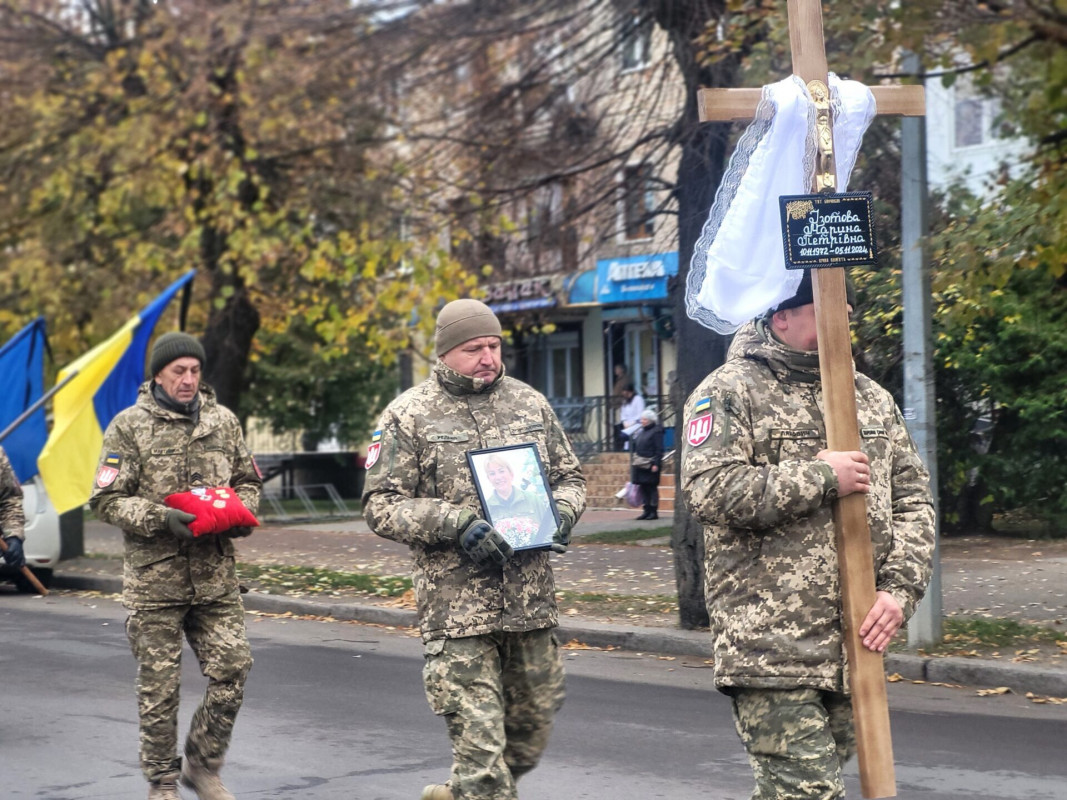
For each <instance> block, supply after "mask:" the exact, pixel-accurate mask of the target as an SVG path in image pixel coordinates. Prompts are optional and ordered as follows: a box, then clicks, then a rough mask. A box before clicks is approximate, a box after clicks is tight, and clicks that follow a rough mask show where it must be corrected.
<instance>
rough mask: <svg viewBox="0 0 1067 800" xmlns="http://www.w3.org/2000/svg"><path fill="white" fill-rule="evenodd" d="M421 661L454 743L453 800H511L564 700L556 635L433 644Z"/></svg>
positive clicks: (428, 694)
mask: <svg viewBox="0 0 1067 800" xmlns="http://www.w3.org/2000/svg"><path fill="white" fill-rule="evenodd" d="M425 659H426V661H425V664H424V666H423V682H424V684H425V687H426V697H427V699H428V700H429V702H430V707H431V708H432V709H433V711H434V713H435V714H438V715H441V716H443V717H444V718H445V721H446V722H447V724H448V734H449V737H450V738H451V741H452V752H453V766H452V796H453V797H454V798H456V800H516V798H518V793H517V790H516V788H515V782H516V781H517V780H518V779H519V778H520V777H521V776H522V775H524V774H526V773H527V772H529V771H530V770H532V769H533V768H534V767H535V766H537V763H538V762H539V761H540V760H541V754H542V753H543V752H544V750H545V747H546V746H547V745H548V737H549V734H550V733H551V731H552V720H553V718H554V717H555V714H556V712H557V711H558V710H559V708H560V706H562V705H563V700H564V697H565V688H564V678H563V659H562V657H561V654H560V649H559V643H558V642H557V641H556V638H555V635H554V634H553V633H552V631H550V630H547V629H546V630H538V631H531V632H529V633H492V634H486V635H483V636H470V637H466V638H463V639H435V640H432V641H430V642H427V643H426V646H425ZM501 721H503V724H500V723H501Z"/></svg>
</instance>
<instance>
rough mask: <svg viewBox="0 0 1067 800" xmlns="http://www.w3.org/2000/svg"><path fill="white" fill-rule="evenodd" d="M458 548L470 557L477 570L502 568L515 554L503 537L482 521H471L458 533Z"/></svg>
mask: <svg viewBox="0 0 1067 800" xmlns="http://www.w3.org/2000/svg"><path fill="white" fill-rule="evenodd" d="M459 546H460V547H462V548H463V549H464V551H466V553H467V555H469V556H470V557H471V561H473V562H474V563H475V565H476V566H477V567H478V569H486V568H488V567H493V566H496V567H502V566H504V563H505V562H506V561H507V560H508V559H509V558H511V556H512V555H513V554H514V552H515V551H514V550H512V549H511V545H510V544H508V543H507V541H506V540H505V539H504V537H503V536H501V535H500V534H499V533H498V532H497V531H496V530H495V529H494V528H493V526H492V525H490V524H489V523H488V522H486V521H485V520H484V519H474V520H472V521H471V522H470V523H469V524H468V525H467V526H466V527H465V528H464V529H463V530H461V531H460V532H459Z"/></svg>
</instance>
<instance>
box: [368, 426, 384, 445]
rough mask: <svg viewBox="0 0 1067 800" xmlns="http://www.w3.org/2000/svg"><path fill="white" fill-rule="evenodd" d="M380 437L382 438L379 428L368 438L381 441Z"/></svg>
mask: <svg viewBox="0 0 1067 800" xmlns="http://www.w3.org/2000/svg"><path fill="white" fill-rule="evenodd" d="M381 438H382V431H381V429H380V428H379V429H378V430H376V431H375V432H374V433H373V434H371V437H370V440H371V441H372V442H378V441H381Z"/></svg>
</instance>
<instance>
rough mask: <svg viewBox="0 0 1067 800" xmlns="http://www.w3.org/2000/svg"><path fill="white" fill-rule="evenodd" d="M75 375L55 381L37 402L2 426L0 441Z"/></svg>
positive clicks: (75, 375)
mask: <svg viewBox="0 0 1067 800" xmlns="http://www.w3.org/2000/svg"><path fill="white" fill-rule="evenodd" d="M77 375H78V373H77V372H72V373H70V375H68V376H67V377H65V378H64V379H63V380H61V381H60V382H59V383H57V384H56V385H55V386H53V387H52V388H51V389H49V390H48V391H47V392H45V393H44V395H42V396H41V398H40V399H39V400H37V402H35V403H34V404H33V405H32V406H30V407H29V408H27V409H26V410H25V411H23V412H22V413H21V414H19V415H18V416H17V417H15V419H14V420H13V421H12V423H11V424H10V425H8V426H7V427H6V428H4V430H3V431H0V442H2V441H4V439H6V438H7V437H8V436H10V435H11V433H12V432H13V431H14V430H15V428H17V427H18V426H19V425H21V424H22V423H23V422H25V421H26V420H28V419H29V418H30V417H32V416H33V415H34V414H35V413H36V412H37V409H39V408H40V407H41V406H43V405H44V404H45V403H47V402H48V401H49V400H50V399H51V398H52V395H54V394H55V393H56V392H58V391H59V390H60V389H62V388H63V387H64V386H66V385H67V384H68V383H70V382H71V381H72V380H73V379H74V378H75V377H77Z"/></svg>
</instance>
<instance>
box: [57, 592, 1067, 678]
mask: <svg viewBox="0 0 1067 800" xmlns="http://www.w3.org/2000/svg"><path fill="white" fill-rule="evenodd" d="M52 585H53V586H54V587H56V588H57V589H77V590H83V591H97V592H105V593H108V594H118V593H120V592H121V591H122V579H121V578H115V577H103V576H93V575H70V574H66V575H64V574H56V575H55V577H54V578H53V580H52ZM243 598H244V603H245V608H246V609H248V610H249V611H263V612H266V613H269V614H285V613H290V614H295V615H309V616H328V617H333V618H334V619H337V620H343V621H346V622H366V623H370V624H373V625H389V626H393V627H398V628H411V627H415V626H416V624H417V620H416V615H415V612H414V611H412V610H410V609H404V608H389V607H387V606H377V605H372V604H366V603H351V602H344V603H338V602H330V601H328V600H314V599H307V598H302V597H289V596H287V595H277V594H260V593H259V592H248V593H247V594H245V595H243ZM557 632H558V635H559V638H560V640H561V641H563V642H570V641H572V640H577V641H579V642H582V643H583V644H586V645H589V646H590V647H603V648H615V649H618V650H627V651H633V652H639V653H658V654H662V655H674V656H694V657H697V658H711V657H712V655H713V654H712V649H711V637H710V636H709V635H708V634H707V633H705V632H701V631H681V630H673V629H670V628H629V627H625V626H623V625H609V624H606V623H599V622H593V621H591V620H575V619H569V618H564V619H562V620H560V625H559V628H558V629H557ZM885 668H886V672H887V673H888V674H890V675H892V674H894V673H895V674H898V675H900V676H901V677H902V678H904V679H905V680H911V681H926V682H928V683H951V684H959V685H961V686H973V687H1001V686H1005V687H1007V688H1009V689H1011V690H1012V691H1013V692H1015V693H1017V694H1026V693H1027V692H1033V693H1034V694H1037V695H1047V696H1050V697H1067V670H1060V669H1049V668H1047V667H1037V666H1031V665H1027V664H1011V663H1003V662H1000V661H989V660H986V659H978V658H933V657H930V656H913V655H905V654H898V653H890V654H889V655H887V656H886V658H885Z"/></svg>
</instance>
